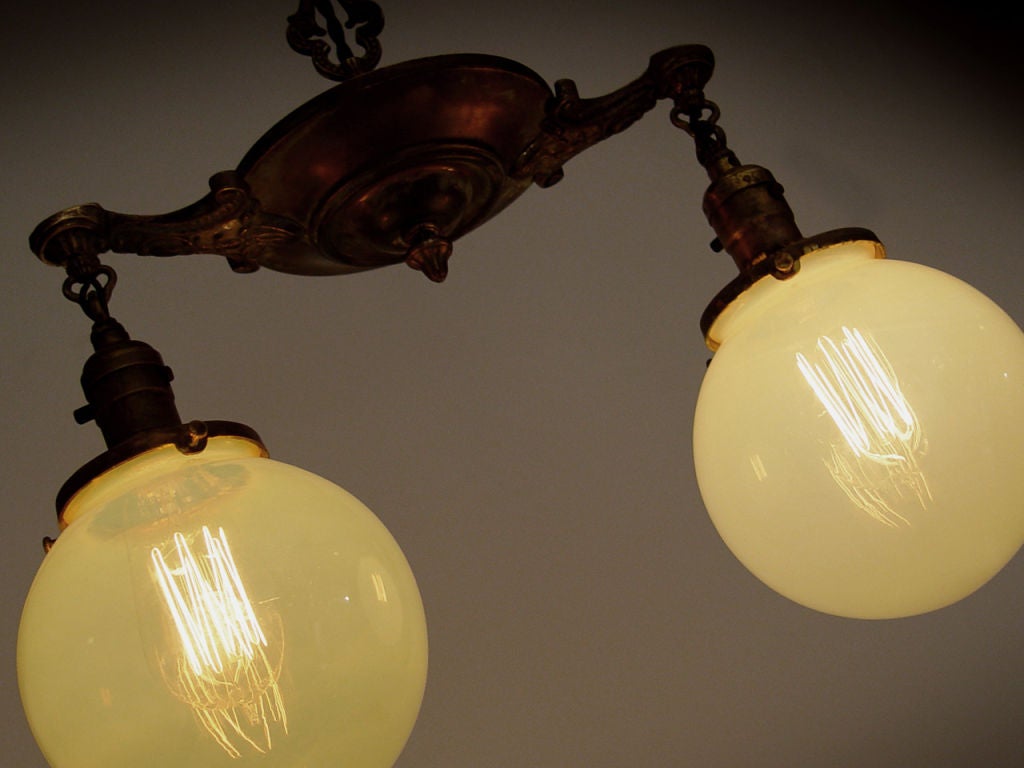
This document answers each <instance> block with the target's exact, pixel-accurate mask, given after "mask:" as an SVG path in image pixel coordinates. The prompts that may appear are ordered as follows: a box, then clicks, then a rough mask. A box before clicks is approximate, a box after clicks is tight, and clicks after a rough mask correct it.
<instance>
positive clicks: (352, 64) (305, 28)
mask: <svg viewBox="0 0 1024 768" xmlns="http://www.w3.org/2000/svg"><path fill="white" fill-rule="evenodd" d="M338 4H339V5H340V6H341V7H342V8H343V9H344V10H345V13H346V14H347V15H348V20H347V21H346V22H345V23H344V24H342V23H341V22H340V21H339V20H338V16H337V14H336V13H335V11H334V3H333V2H332V0H300V2H299V8H298V10H296V11H295V13H294V14H292V15H291V16H289V17H288V32H287V37H288V44H289V45H290V46H291V47H292V50H294V51H296V52H297V53H301V54H302V55H303V56H309V57H310V58H311V59H312V60H313V66H314V67H315V68H316V71H317V72H319V73H320V74H321V75H323V76H324V77H326V78H327V79H328V80H334V81H337V82H341V81H343V80H348V79H349V78H352V77H355V76H356V75H360V74H362V73H364V72H370V71H371V70H373V68H374V67H376V66H377V63H378V62H379V61H380V56H381V47H380V43H379V42H378V41H377V36H378V35H379V34H380V33H381V31H382V30H383V29H384V14H383V12H382V11H381V8H380V6H379V5H377V3H374V2H371V0H347V1H346V0H338ZM318 12H319V14H320V15H321V16H322V17H323V19H324V25H325V26H323V27H321V26H320V24H318V23H317V20H316V14H317V13H318ZM353 28H354V29H355V30H356V32H355V39H356V43H357V44H358V45H359V46H360V47H361V48H362V49H363V51H364V53H363V55H362V56H356V55H355V53H353V51H352V49H351V48H350V47H349V45H348V43H347V42H346V40H345V29H353ZM325 35H328V36H329V37H330V38H331V40H332V41H333V43H334V48H335V54H336V55H337V59H338V62H337V63H335V62H333V61H331V46H330V44H329V43H327V42H325V41H324V40H321V39H318V38H322V37H324V36H325Z"/></svg>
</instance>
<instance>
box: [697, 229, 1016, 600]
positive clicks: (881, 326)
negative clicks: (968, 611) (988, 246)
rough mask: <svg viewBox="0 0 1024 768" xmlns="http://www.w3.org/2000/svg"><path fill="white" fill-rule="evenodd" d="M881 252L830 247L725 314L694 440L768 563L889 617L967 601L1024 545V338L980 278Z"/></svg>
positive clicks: (723, 522) (716, 332) (763, 283)
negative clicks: (980, 286)
mask: <svg viewBox="0 0 1024 768" xmlns="http://www.w3.org/2000/svg"><path fill="white" fill-rule="evenodd" d="M879 255H880V252H879V249H878V247H877V245H876V244H875V243H872V242H870V241H861V242H850V243H843V244H841V245H835V246H829V247H827V248H822V249H819V250H816V251H813V252H811V253H808V254H806V255H804V256H803V257H801V267H800V271H799V272H798V273H797V274H795V275H793V276H792V277H791V278H790V279H787V280H777V279H775V278H774V277H765V278H763V279H761V280H758V281H757V282H756V283H755V284H754V285H752V286H751V287H750V288H748V289H747V290H746V291H744V292H742V293H741V294H740V295H739V296H738V297H737V298H736V299H734V300H733V301H732V302H731V303H730V304H729V305H728V306H727V307H726V308H725V309H724V310H723V311H722V312H721V314H719V315H718V317H717V319H716V320H715V322H714V323H713V324H712V326H711V328H710V330H709V345H710V346H712V348H714V349H715V350H716V351H715V356H714V358H713V359H712V361H711V364H710V366H709V367H708V371H707V374H706V376H705V379H704V383H703V385H702V386H701V392H700V397H699V398H698V402H697V410H696V413H695V416H694V446H693V447H694V463H695V467H696V472H697V481H698V484H699V485H700V491H701V495H702V497H703V498H704V503H705V505H706V506H707V510H708V514H709V515H710V517H711V520H712V522H714V524H715V527H716V528H717V530H718V532H719V534H721V536H722V539H723V541H724V542H725V543H726V544H727V545H728V547H729V549H730V550H731V551H732V552H733V554H735V555H736V557H737V558H738V559H739V560H740V562H742V563H743V564H744V565H745V566H746V567H747V568H748V569H750V571H751V572H752V573H753V574H754V575H756V576H757V577H758V578H759V579H761V580H762V581H763V582H764V583H765V584H767V585H768V586H769V587H771V588H772V589H774V590H775V591H776V592H779V593H780V594H782V595H785V596H786V597H788V598H790V599H791V600H795V601H796V602H798V603H800V604H802V605H805V606H808V607H810V608H814V609H815V610H819V611H824V612H826V613H832V614H837V615H840V616H849V617H853V618H873V619H882V618H885V619H888V618H896V617H900V616H911V615H914V614H918V613H923V612H925V611H931V610H936V609H938V608H942V607H944V606H946V605H949V604H951V603H953V602H956V601H957V600H960V599H962V598H964V597H966V596H967V595H969V594H970V593H971V592H973V591H974V590H976V589H978V588H979V587H980V586H981V585H982V584H984V583H985V582H986V581H988V580H989V579H990V578H992V576H994V575H995V574H996V573H997V572H998V571H999V569H1001V568H1002V567H1003V566H1004V565H1005V564H1006V563H1007V562H1008V561H1009V560H1010V558H1011V557H1013V555H1014V553H1016V551H1017V550H1018V549H1019V548H1020V547H1021V544H1022V542H1024V473H1022V472H1021V471H1020V469H1021V456H1024V334H1022V333H1021V330H1020V328H1018V327H1017V325H1016V324H1015V323H1014V322H1013V320H1012V319H1011V318H1010V317H1008V316H1007V315H1006V313H1005V312H1003V311H1002V310H1001V309H999V307H997V306H996V305H995V304H993V303H992V302H991V301H990V300H989V299H987V298H985V297H984V296H983V295H981V294H980V293H978V291H976V290H974V289H973V288H971V287H970V286H969V285H967V284H966V283H963V282H961V281H959V280H957V279H956V278H953V277H951V276H949V275H946V274H943V273H941V272H939V271H937V270H934V269H930V268H928V267H925V266H922V265H919V264H913V263H910V262H904V261H891V260H888V259H884V258H878V256H879Z"/></svg>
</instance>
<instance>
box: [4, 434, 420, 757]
mask: <svg viewBox="0 0 1024 768" xmlns="http://www.w3.org/2000/svg"><path fill="white" fill-rule="evenodd" d="M64 520H65V522H67V523H68V527H67V529H66V530H65V531H64V532H63V533H62V534H61V536H60V537H59V539H58V540H57V542H56V543H55V544H54V546H53V548H52V549H51V550H50V552H49V553H48V554H47V555H46V557H45V559H44V561H43V564H42V566H41V568H40V570H39V572H38V574H37V576H36V578H35V581H34V582H33V585H32V589H31V591H30V593H29V598H28V600H27V602H26V605H25V609H24V612H23V614H22V621H21V628H20V631H19V637H18V679H19V685H20V688H21V695H22V700H23V703H24V705H25V711H26V714H27V716H28V719H29V723H30V725H31V727H32V730H33V733H34V735H35V737H36V740H37V741H38V742H39V745H40V747H41V749H42V750H43V753H44V755H45V756H46V759H47V760H48V761H49V763H50V765H51V766H53V768H101V767H102V768H110V767H111V766H146V767H147V768H182V766H203V768H216V766H228V765H239V764H251V765H260V766H265V767H266V768H285V767H287V768H298V767H299V766H326V765H349V766H360V768H386V767H387V766H391V765H392V764H393V763H394V761H395V760H396V759H397V757H398V754H399V752H400V751H401V749H402V747H403V745H404V744H405V741H406V739H407V738H408V736H409V733H410V731H411V730H412V726H413V723H414V721H415V719H416V715H417V713H418V710H419V706H420V702H421V699H422V695H423V688H424V683H425V678H426V652H427V646H426V625H425V621H424V616H423V606H422V603H421V601H420V595H419V591H418V590H417V587H416V583H415V580H414V578H413V575H412V572H411V571H410V569H409V566H408V564H407V562H406V560H405V557H404V556H403V554H402V552H401V551H400V550H399V548H398V545H397V544H396V543H395V542H394V540H393V539H392V537H391V536H390V534H389V533H388V531H387V530H386V529H385V528H384V526H383V525H382V524H381V523H380V521H379V520H378V519H377V518H376V517H374V516H373V514H372V513H371V512H370V511H369V510H368V509H366V507H364V506H363V505H362V504H360V503H359V501H357V500H356V499H355V498H353V497H352V496H351V495H349V494H348V493H347V492H345V491H344V490H342V489H341V488H339V487H338V486H336V485H333V484H331V483H329V482H328V481H326V480H324V479H322V478H319V477H317V476H315V475H312V474H310V473H308V472H304V471H303V470H300V469H296V468H295V467H291V466H288V465H286V464H282V463H280V462H276V461H272V460H270V459H268V458H266V457H265V456H264V455H263V454H262V447H261V446H259V445H258V444H256V443H253V442H250V441H248V440H246V439H243V438H240V437H231V436H220V437H212V438H210V440H209V442H208V444H207V446H206V448H205V449H204V450H203V451H201V452H199V453H196V454H191V455H185V454H183V453H181V452H179V451H178V450H177V448H175V447H174V446H173V445H165V446H162V447H159V448H154V449H151V450H149V451H146V452H144V453H142V454H140V455H138V456H135V457H134V458H131V459H129V460H128V461H126V462H124V463H122V464H120V465H118V466H116V467H114V468H113V469H112V470H109V471H108V472H106V473H105V474H103V475H101V476H100V477H98V478H97V479H95V480H94V481H92V482H91V483H89V484H88V485H86V486H85V487H84V488H83V489H82V490H81V491H79V492H78V493H77V494H76V495H75V496H74V497H73V498H72V499H71V501H70V503H69V504H68V506H67V507H66V508H65V512H64Z"/></svg>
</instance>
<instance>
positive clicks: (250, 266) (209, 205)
mask: <svg viewBox="0 0 1024 768" xmlns="http://www.w3.org/2000/svg"><path fill="white" fill-rule="evenodd" d="M303 236H304V233H303V230H302V228H301V227H300V226H299V225H298V224H297V223H296V222H294V221H292V220H290V219H287V218H284V217H282V216H275V215H273V214H269V213H266V212H264V211H262V210H261V209H260V206H259V202H258V201H257V200H256V199H255V198H253V197H252V196H251V195H250V193H249V188H248V185H246V183H245V182H244V181H243V180H242V179H241V178H239V176H238V174H237V173H236V172H235V171H224V172H222V173H218V174H216V175H214V176H213V178H211V179H210V193H209V194H208V195H206V196H205V197H203V198H202V199H201V200H199V201H198V202H195V203H193V204H192V205H190V206H187V207H186V208H182V209H180V210H178V211H174V212H173V213H167V214H162V215H158V216H137V215H129V214H123V213H115V212H113V211H108V210H106V209H104V208H102V207H100V206H99V205H96V204H95V203H91V204H88V205H79V206H75V207H73V208H68V209H65V210H63V211H60V212H59V213H56V214H54V215H53V216H51V217H50V218H48V219H46V220H45V221H44V222H42V223H41V224H40V225H39V226H38V227H36V229H35V231H34V232H33V233H32V236H31V237H30V238H29V244H30V245H31V247H32V250H33V251H34V252H35V253H36V255H37V256H39V258H40V259H42V260H43V261H45V262H47V263H50V264H56V265H59V266H64V265H66V264H67V262H68V261H69V259H71V258H72V257H76V256H78V255H80V254H83V253H90V254H92V255H95V254H99V253H103V252H105V251H113V252H115V253H136V254H139V255H140V256H179V255H185V254H193V253H210V254H216V255H219V256H224V257H226V258H227V260H228V263H229V264H230V265H231V268H232V269H234V270H235V271H237V272H253V271H255V270H256V269H258V268H259V262H260V257H261V255H262V253H263V251H264V250H265V249H268V248H272V247H273V246H275V245H281V244H286V243H293V242H296V241H297V240H300V239H302V238H303Z"/></svg>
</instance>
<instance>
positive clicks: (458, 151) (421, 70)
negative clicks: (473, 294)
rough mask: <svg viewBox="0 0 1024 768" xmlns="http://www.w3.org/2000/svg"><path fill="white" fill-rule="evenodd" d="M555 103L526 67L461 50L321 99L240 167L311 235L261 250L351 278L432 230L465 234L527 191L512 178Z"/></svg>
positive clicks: (286, 262) (284, 262)
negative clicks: (548, 108) (418, 234)
mask: <svg viewBox="0 0 1024 768" xmlns="http://www.w3.org/2000/svg"><path fill="white" fill-rule="evenodd" d="M551 96H552V94H551V91H550V89H549V88H548V86H547V84H546V83H545V82H544V81H543V80H542V79H541V78H540V76H538V75H537V74H536V73H534V72H533V71H532V70H530V69H528V68H527V67H525V66H523V65H522V64H519V63H517V62H514V61H510V60H507V59H502V58H499V57H495V56H485V55H478V54H456V55H449V56H437V57H433V58H427V59H417V60H413V61H407V62H403V63H401V64H396V65H394V66H391V67H385V68H383V69H379V70H376V71H374V72H370V73H367V74H365V75H360V76H358V77H356V78H354V79H352V80H348V81H346V82H344V83H342V84H340V85H338V86H336V87H334V88H332V89H330V90H329V91H326V92H325V93H323V94H321V95H320V96H318V97H316V98H314V99H312V100H311V101H309V102H307V103H306V104H304V105H303V106H301V107H299V108H298V109H297V110H295V111H294V112H292V113H291V114H290V115H288V116H287V117H285V118H284V119H283V120H281V121H280V122H279V123H278V124H277V125H276V126H274V127H273V128H272V129H271V130H270V131H268V132H267V133H266V134H265V135H264V136H263V138H261V139H260V140H259V141H258V142H257V143H256V145H255V146H254V147H253V148H252V149H251V150H250V151H249V152H248V154H246V156H245V158H244V159H243V160H242V162H241V163H240V164H239V166H238V173H239V174H240V175H241V177H242V178H243V179H244V181H245V182H246V183H247V184H248V185H249V188H250V190H251V193H252V196H253V197H254V198H255V199H256V200H257V201H258V202H259V206H260V209H261V210H262V211H265V212H267V213H270V214H273V215H276V216H283V217H287V218H289V219H291V220H292V221H294V222H295V223H297V224H298V225H300V227H302V228H303V230H304V232H305V237H304V238H301V239H298V240H292V241H290V242H283V243H279V244H273V245H271V246H270V247H267V248H266V249H264V251H263V253H262V254H261V255H260V257H259V264H260V266H264V267H267V268H269V269H273V270H277V271H280V272H289V273H292V274H301V275H327V274H344V273H349V272H357V271H360V270H365V269H372V268H374V267H380V266H385V265H388V264H395V263H399V262H402V261H404V260H405V258H406V253H407V251H408V250H409V248H410V247H411V245H412V244H413V243H411V242H410V239H411V236H412V235H413V233H415V232H416V231H418V230H422V228H423V227H424V226H426V227H430V228H432V230H433V231H436V232H438V233H439V234H440V235H441V236H442V237H444V238H445V239H448V240H455V239H457V238H458V237H460V236H461V235H463V234H465V233H466V232H468V231H470V230H471V229H473V228H475V227H477V226H479V225H480V224H482V223H484V222H485V221H487V220H488V219H490V218H491V217H492V216H494V215H495V214H496V213H498V212H499V211H501V210H502V209H503V208H504V207H505V206H507V205H508V204H509V203H511V202H512V201H513V200H515V198H517V197H518V196H519V195H520V194H522V193H523V192H524V191H525V190H526V188H527V187H529V186H530V183H531V180H530V179H529V178H526V179H523V178H513V177H512V176H511V175H510V171H511V169H512V168H513V167H514V165H515V163H516V160H517V159H518V158H519V156H520V154H521V153H522V152H523V150H524V149H525V148H526V147H527V146H528V145H529V144H530V142H531V141H532V140H533V139H534V138H535V137H536V136H537V135H538V133H539V132H540V126H541V121H542V120H543V119H544V116H545V106H546V105H547V103H548V100H549V99H550V98H551Z"/></svg>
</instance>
